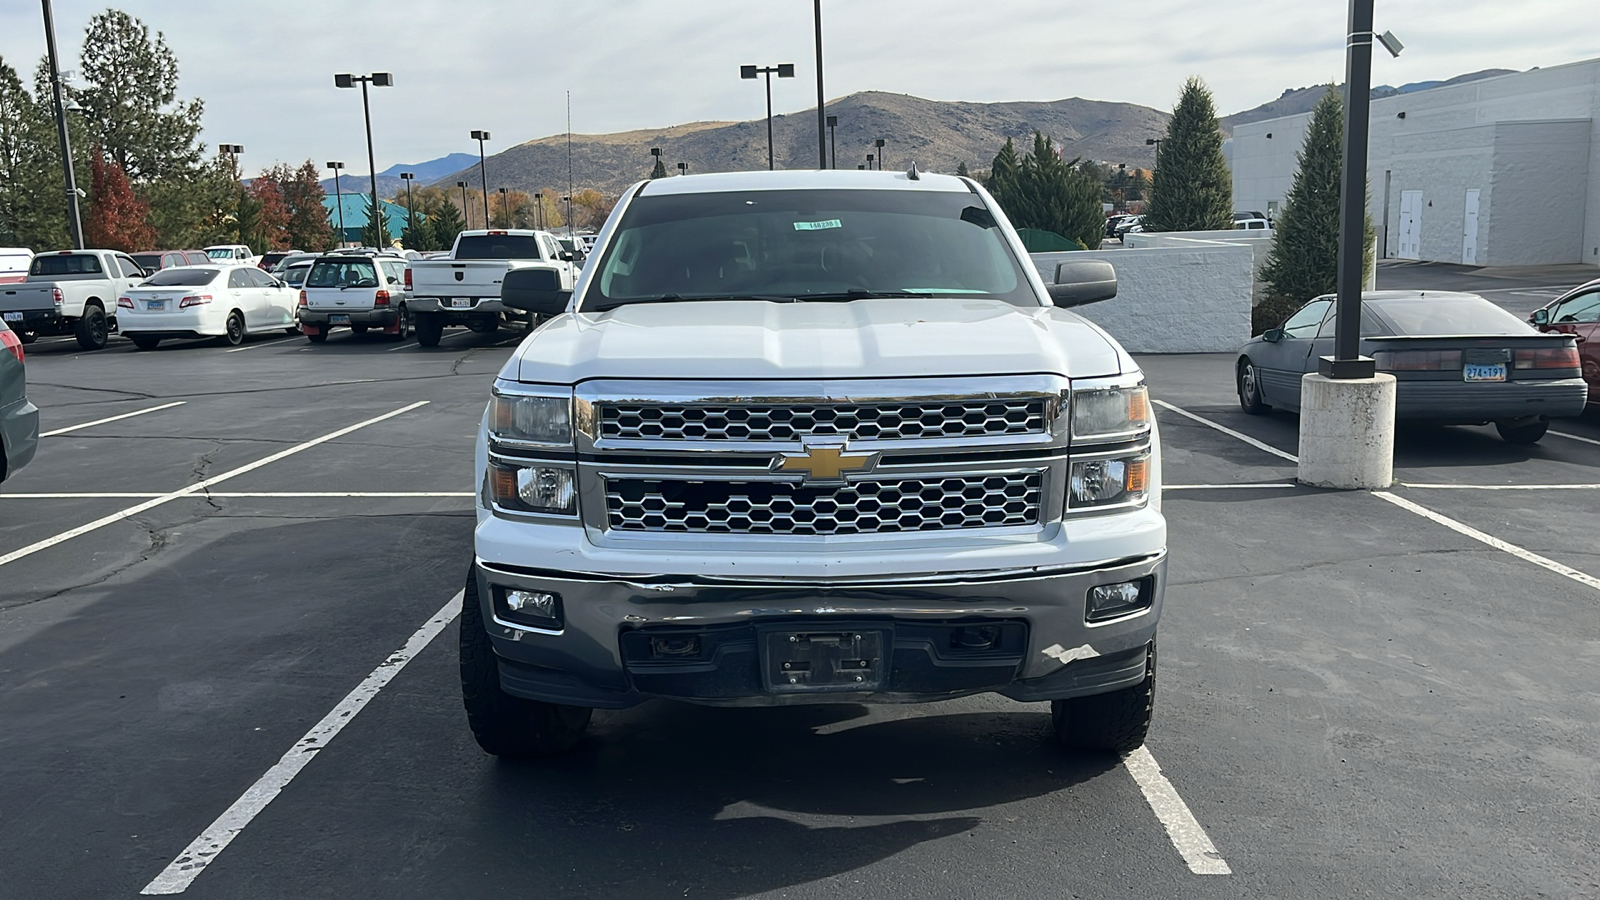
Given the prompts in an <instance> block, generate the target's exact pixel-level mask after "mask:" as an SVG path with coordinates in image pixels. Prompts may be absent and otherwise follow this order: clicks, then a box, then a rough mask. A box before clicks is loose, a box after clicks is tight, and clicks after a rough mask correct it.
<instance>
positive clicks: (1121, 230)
mask: <svg viewBox="0 0 1600 900" xmlns="http://www.w3.org/2000/svg"><path fill="white" fill-rule="evenodd" d="M1142 231H1144V216H1143V215H1137V216H1129V217H1128V218H1126V219H1123V220H1122V221H1121V222H1120V223H1119V224H1118V225H1117V237H1119V238H1120V237H1122V236H1124V235H1128V234H1138V233H1140V232H1142Z"/></svg>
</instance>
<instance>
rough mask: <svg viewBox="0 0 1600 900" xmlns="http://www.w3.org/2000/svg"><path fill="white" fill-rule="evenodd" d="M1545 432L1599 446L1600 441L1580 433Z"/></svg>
mask: <svg viewBox="0 0 1600 900" xmlns="http://www.w3.org/2000/svg"><path fill="white" fill-rule="evenodd" d="M1545 433H1546V434H1549V435H1552V436H1554V437H1558V438H1566V439H1567V440H1569V441H1582V442H1584V443H1585V444H1594V445H1595V446H1596V447H1600V441H1597V440H1595V439H1594V438H1591V437H1584V436H1583V435H1580V434H1568V433H1567V432H1565V431H1548V432H1545Z"/></svg>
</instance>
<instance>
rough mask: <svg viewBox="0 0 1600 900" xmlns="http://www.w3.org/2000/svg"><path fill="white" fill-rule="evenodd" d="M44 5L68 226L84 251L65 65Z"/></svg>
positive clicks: (47, 1)
mask: <svg viewBox="0 0 1600 900" xmlns="http://www.w3.org/2000/svg"><path fill="white" fill-rule="evenodd" d="M43 3H44V41H45V49H46V50H47V51H49V53H48V56H49V59H50V92H51V94H52V97H51V100H52V105H54V106H55V113H56V135H57V136H58V137H59V138H60V139H61V175H62V177H63V178H64V179H66V194H67V227H68V228H69V229H70V230H71V232H72V248H73V249H74V250H82V249H83V218H82V216H81V215H80V214H79V212H78V180H77V175H76V174H75V173H74V172H73V171H72V141H71V140H70V139H69V138H68V137H67V101H66V91H65V90H64V89H63V88H62V86H61V64H60V61H59V60H58V58H57V57H56V21H55V16H54V14H52V12H51V10H50V0H43Z"/></svg>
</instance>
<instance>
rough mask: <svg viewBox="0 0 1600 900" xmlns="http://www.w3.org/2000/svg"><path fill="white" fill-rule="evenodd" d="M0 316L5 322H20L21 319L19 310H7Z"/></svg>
mask: <svg viewBox="0 0 1600 900" xmlns="http://www.w3.org/2000/svg"><path fill="white" fill-rule="evenodd" d="M0 318H4V319H5V320H6V321H7V322H21V321H22V313H19V312H8V313H5V314H4V315H3V316H0Z"/></svg>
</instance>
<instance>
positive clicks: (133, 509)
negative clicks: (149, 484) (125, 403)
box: [0, 400, 429, 566]
mask: <svg viewBox="0 0 1600 900" xmlns="http://www.w3.org/2000/svg"><path fill="white" fill-rule="evenodd" d="M428 403H429V401H427V400H418V401H417V402H416V403H411V404H408V405H406V406H402V407H400V408H399V409H396V410H393V411H392V412H386V413H384V414H383V415H381V416H374V417H373V418H370V419H367V420H366V421H363V422H357V423H356V424H354V425H347V426H345V427H344V428H340V429H338V430H337V431H330V432H328V433H327V434H325V435H323V436H321V437H318V438H313V439H311V440H309V441H306V442H305V443H302V444H296V445H294V446H293V447H289V448H288V449H285V450H279V451H278V452H277V453H274V454H272V455H270V456H264V457H262V458H261V459H258V460H256V461H255V462H253V463H247V464H245V465H242V466H240V467H238V468H237V469H230V470H228V471H226V472H223V473H222V474H220V475H213V476H212V477H210V478H207V479H206V480H204V481H198V482H195V483H194V484H191V485H189V486H187V487H184V488H179V489H178V490H176V491H172V492H170V493H166V494H162V495H160V496H159V497H152V498H151V499H149V500H146V501H144V502H143V503H137V504H134V505H133V506H130V507H128V508H126V509H122V510H118V511H117V512H114V513H112V514H111V515H109V516H102V517H100V518H98V519H95V520H94V521H93V522H89V523H87V524H84V525H79V526H78V527H77V528H72V529H69V530H67V531H63V532H61V533H60V534H57V535H53V536H51V537H47V538H45V539H44V540H42V541H36V542H34V543H32V544H29V545H28V546H26V547H23V548H22V549H20V550H13V551H11V552H10V553H7V554H5V555H4V556H0V566H5V565H9V564H11V563H14V562H16V561H17V560H19V559H23V558H25V557H28V556H32V555H33V554H35V553H38V552H39V551H41V550H48V549H50V548H51V547H54V546H55V545H57V544H61V543H65V542H66V541H70V540H72V539H73V538H75V537H81V536H82V535H85V534H88V533H89V532H91V531H98V530H99V529H101V528H104V527H106V526H107V525H112V524H115V523H117V522H121V521H123V520H124V519H128V518H131V517H133V516H136V515H138V514H139V513H142V512H144V511H146V510H149V509H154V508H156V507H157V506H161V505H162V504H165V503H170V502H172V501H173V500H177V499H179V498H182V497H187V496H190V495H192V494H198V493H200V492H201V491H204V490H206V489H208V488H210V487H211V486H212V485H214V484H221V483H222V482H224V481H228V480H229V479H232V478H237V477H239V476H240V475H243V474H245V473H247V472H254V471H255V470H257V469H259V468H261V467H262V466H269V465H271V464H273V463H275V462H277V461H278V460H280V459H286V458H288V457H290V456H293V455H295V454H296V453H300V452H302V451H305V450H310V449H311V448H312V447H316V446H319V445H321V444H326V443H327V442H329V441H332V440H337V439H339V438H341V437H344V436H345V435H347V434H350V433H352V432H356V431H360V430H361V429H363V428H366V427H367V426H369V425H376V424H378V423H379V422H384V421H387V420H389V419H392V418H394V417H395V416H399V415H403V414H405V413H408V412H410V411H412V410H414V409H418V408H420V407H423V406H427V405H428Z"/></svg>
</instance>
